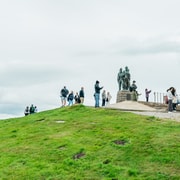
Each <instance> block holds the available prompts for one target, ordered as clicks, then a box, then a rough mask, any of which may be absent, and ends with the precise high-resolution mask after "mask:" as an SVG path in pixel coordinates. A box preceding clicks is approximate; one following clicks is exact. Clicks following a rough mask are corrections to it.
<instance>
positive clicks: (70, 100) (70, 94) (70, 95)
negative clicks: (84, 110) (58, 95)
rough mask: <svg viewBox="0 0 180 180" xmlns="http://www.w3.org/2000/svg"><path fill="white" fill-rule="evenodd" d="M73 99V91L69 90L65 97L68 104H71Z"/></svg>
mask: <svg viewBox="0 0 180 180" xmlns="http://www.w3.org/2000/svg"><path fill="white" fill-rule="evenodd" d="M73 99H74V94H73V91H71V92H70V93H69V95H68V98H67V100H68V102H69V104H68V106H71V105H73Z"/></svg>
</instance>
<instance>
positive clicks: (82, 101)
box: [79, 87, 84, 104]
mask: <svg viewBox="0 0 180 180" xmlns="http://www.w3.org/2000/svg"><path fill="white" fill-rule="evenodd" d="M79 97H80V101H81V104H83V103H84V87H81V90H80V91H79Z"/></svg>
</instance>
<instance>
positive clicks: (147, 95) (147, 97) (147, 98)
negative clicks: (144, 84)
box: [145, 88, 151, 102]
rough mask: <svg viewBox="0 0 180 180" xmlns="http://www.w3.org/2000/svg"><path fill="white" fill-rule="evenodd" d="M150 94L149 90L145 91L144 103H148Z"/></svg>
mask: <svg viewBox="0 0 180 180" xmlns="http://www.w3.org/2000/svg"><path fill="white" fill-rule="evenodd" d="M150 93H151V90H149V91H148V89H147V88H146V89H145V96H146V102H148V101H149V94H150Z"/></svg>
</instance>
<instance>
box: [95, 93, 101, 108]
mask: <svg viewBox="0 0 180 180" xmlns="http://www.w3.org/2000/svg"><path fill="white" fill-rule="evenodd" d="M99 97H100V94H99V93H95V94H94V99H95V107H99Z"/></svg>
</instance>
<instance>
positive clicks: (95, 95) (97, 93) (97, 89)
mask: <svg viewBox="0 0 180 180" xmlns="http://www.w3.org/2000/svg"><path fill="white" fill-rule="evenodd" d="M94 89H95V93H94V99H95V107H99V98H100V90H101V89H103V86H102V87H100V86H99V81H96V83H95V85H94Z"/></svg>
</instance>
